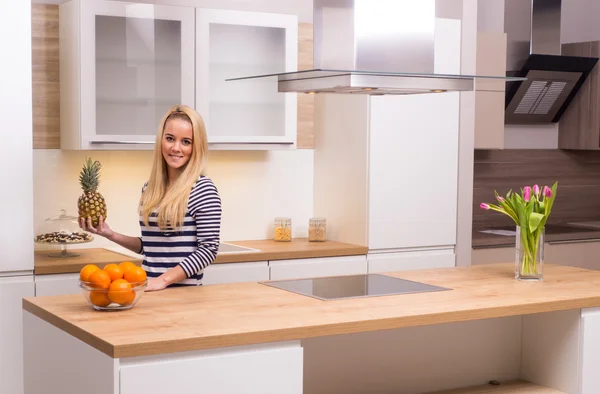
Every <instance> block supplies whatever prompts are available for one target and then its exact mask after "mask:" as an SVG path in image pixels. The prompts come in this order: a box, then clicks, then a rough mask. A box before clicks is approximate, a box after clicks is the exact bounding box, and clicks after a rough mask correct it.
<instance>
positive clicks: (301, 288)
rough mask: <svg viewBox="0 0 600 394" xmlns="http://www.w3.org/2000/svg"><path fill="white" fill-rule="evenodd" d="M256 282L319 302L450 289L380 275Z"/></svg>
mask: <svg viewBox="0 0 600 394" xmlns="http://www.w3.org/2000/svg"><path fill="white" fill-rule="evenodd" d="M259 283H261V284H263V285H267V286H271V287H275V288H278V289H281V290H285V291H290V292H292V293H296V294H301V295H304V296H308V297H313V298H317V299H319V300H339V299H345V298H364V297H375V296H385V295H397V294H411V293H424V292H432V291H446V290H452V289H449V288H445V287H439V286H434V285H429V284H426V283H421V282H413V281H410V280H406V279H400V278H394V277H391V276H386V275H381V274H364V275H347V276H346V275H344V276H330V277H323V278H306V279H289V280H275V281H269V282H259Z"/></svg>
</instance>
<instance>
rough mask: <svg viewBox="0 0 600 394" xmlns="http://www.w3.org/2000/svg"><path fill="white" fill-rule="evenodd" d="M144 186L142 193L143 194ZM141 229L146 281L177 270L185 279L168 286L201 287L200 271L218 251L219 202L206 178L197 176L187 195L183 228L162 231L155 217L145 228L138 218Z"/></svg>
mask: <svg viewBox="0 0 600 394" xmlns="http://www.w3.org/2000/svg"><path fill="white" fill-rule="evenodd" d="M146 187H147V183H146V184H145V185H144V188H143V189H142V192H143V191H144V190H146ZM139 221H140V227H141V229H142V237H141V241H142V250H141V254H143V255H144V262H143V263H142V268H144V270H145V271H146V273H147V275H148V277H149V278H156V277H158V276H160V275H161V274H162V273H164V272H166V271H167V270H169V269H170V268H173V267H176V266H178V265H179V266H181V268H183V271H184V272H185V275H186V278H185V279H184V280H182V281H181V282H178V283H175V284H172V285H171V286H182V285H183V286H185V285H188V286H198V285H201V284H202V277H203V275H204V274H203V270H204V269H205V268H206V267H208V266H209V265H210V264H211V263H212V262H213V261H215V258H216V257H217V252H218V249H219V236H220V229H221V198H220V197H219V192H218V190H217V188H216V187H215V185H214V183H213V182H212V181H211V180H210V178H208V177H206V176H204V175H201V176H200V177H199V178H198V180H197V181H196V183H195V184H194V186H193V187H192V191H191V192H190V197H189V200H188V205H187V212H186V213H185V218H184V223H183V226H182V227H181V228H180V229H178V230H167V231H162V230H161V229H160V228H159V227H158V223H157V222H158V219H157V214H156V213H153V214H151V215H150V217H149V219H148V222H149V226H146V225H145V224H144V222H143V220H142V216H141V215H140V219H139Z"/></svg>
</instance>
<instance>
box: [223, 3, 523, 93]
mask: <svg viewBox="0 0 600 394" xmlns="http://www.w3.org/2000/svg"><path fill="white" fill-rule="evenodd" d="M435 3H436V0H418V1H415V0H314V1H313V36H314V49H313V54H314V66H315V69H312V70H307V71H293V72H282V73H277V74H267V75H256V76H240V77H236V78H230V79H227V80H228V81H235V80H244V79H251V78H273V77H276V78H277V89H278V91H279V92H303V93H341V94H372V95H383V94H417V93H437V92H446V91H469V90H473V86H474V79H475V78H493V79H503V80H515V81H517V80H518V81H521V80H524V78H521V77H518V78H504V77H483V76H474V75H459V74H440V73H436V72H435V71H436V70H435V45H436V40H435V33H436V17H435ZM438 34H439V32H438Z"/></svg>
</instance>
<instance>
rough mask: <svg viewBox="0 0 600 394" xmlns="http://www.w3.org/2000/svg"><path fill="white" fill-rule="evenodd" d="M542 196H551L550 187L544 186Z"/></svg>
mask: <svg viewBox="0 0 600 394" xmlns="http://www.w3.org/2000/svg"><path fill="white" fill-rule="evenodd" d="M544 197H546V198H550V197H552V189H550V188H549V187H548V186H544Z"/></svg>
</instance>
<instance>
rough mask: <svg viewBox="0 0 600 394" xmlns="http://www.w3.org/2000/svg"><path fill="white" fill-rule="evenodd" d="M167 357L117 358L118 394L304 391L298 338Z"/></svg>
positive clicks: (288, 393) (294, 393) (277, 393)
mask: <svg viewBox="0 0 600 394" xmlns="http://www.w3.org/2000/svg"><path fill="white" fill-rule="evenodd" d="M167 358H170V359H166V358H165V355H161V356H160V357H140V358H139V359H138V358H132V359H123V360H121V368H120V376H119V386H120V394H150V393H151V394H153V393H215V394H216V393H218V394H254V393H261V394H263V393H264V394H302V384H303V376H302V372H303V364H302V363H303V353H302V347H301V346H300V343H299V342H290V343H287V342H276V343H272V344H266V345H261V346H253V345H251V346H245V347H231V348H219V349H214V350H208V351H191V352H187V354H186V353H184V356H179V357H178V358H176V357H169V355H167ZM165 377H168V379H165Z"/></svg>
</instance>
